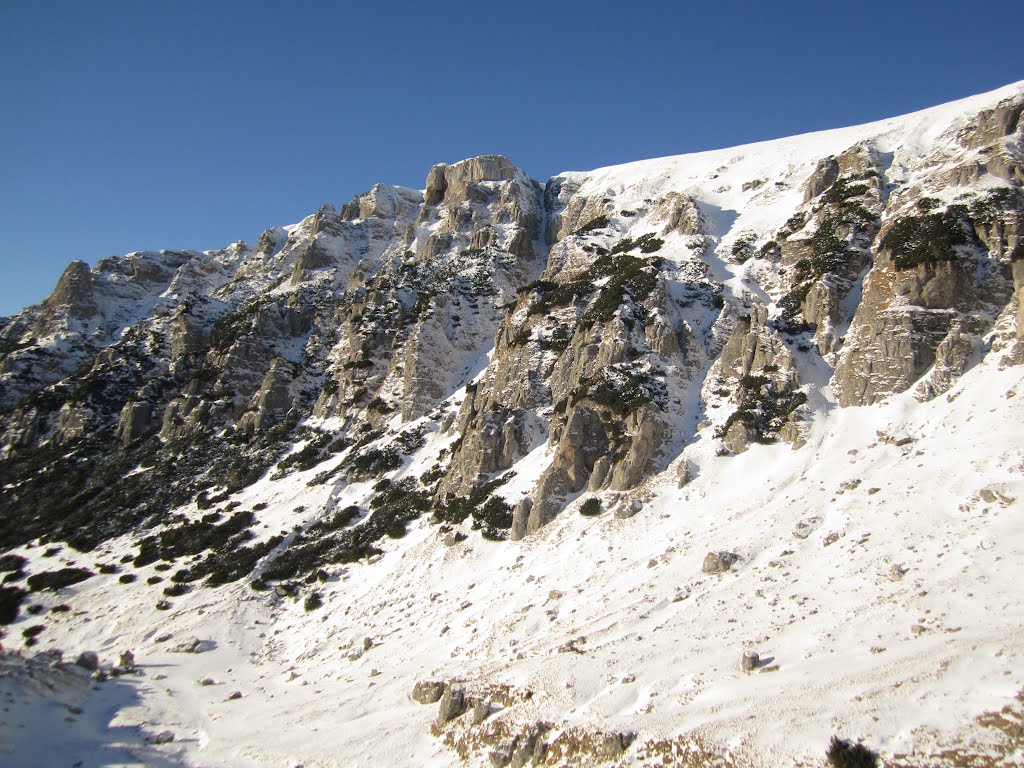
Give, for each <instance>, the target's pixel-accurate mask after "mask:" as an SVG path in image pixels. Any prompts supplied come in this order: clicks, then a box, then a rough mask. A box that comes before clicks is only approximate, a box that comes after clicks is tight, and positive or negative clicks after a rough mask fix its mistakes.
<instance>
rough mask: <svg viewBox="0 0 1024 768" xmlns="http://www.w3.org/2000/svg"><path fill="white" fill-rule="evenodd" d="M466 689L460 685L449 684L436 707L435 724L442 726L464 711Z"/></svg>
mask: <svg viewBox="0 0 1024 768" xmlns="http://www.w3.org/2000/svg"><path fill="white" fill-rule="evenodd" d="M466 706H467V705H466V691H465V689H464V688H462V687H461V686H457V685H450V686H448V687H447V688H446V689H445V692H444V694H443V695H442V696H441V699H440V704H439V705H438V709H437V720H436V722H437V725H438V726H442V725H444V724H445V723H447V722H449V721H450V720H454V719H455V718H457V717H459V716H460V715H462V714H463V713H464V712H465V711H466Z"/></svg>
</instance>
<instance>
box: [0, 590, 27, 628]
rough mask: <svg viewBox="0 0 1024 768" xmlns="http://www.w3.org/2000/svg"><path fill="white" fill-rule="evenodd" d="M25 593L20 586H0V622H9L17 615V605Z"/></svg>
mask: <svg viewBox="0 0 1024 768" xmlns="http://www.w3.org/2000/svg"><path fill="white" fill-rule="evenodd" d="M27 594H28V592H26V591H25V590H24V589H22V588H21V587H0V624H10V623H11V622H12V621H14V620H15V619H16V618H17V617H18V606H20V605H21V602H22V600H24V599H25V595H27Z"/></svg>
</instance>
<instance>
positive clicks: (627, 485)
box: [0, 94, 1024, 583]
mask: <svg viewBox="0 0 1024 768" xmlns="http://www.w3.org/2000/svg"><path fill="white" fill-rule="evenodd" d="M1022 108H1024V95H1022V94H1017V95H1016V96H1015V97H1013V98H1010V99H1008V100H1005V101H1003V102H1000V103H999V104H996V105H994V106H993V107H992V108H991V109H987V110H984V111H981V112H980V113H978V114H974V115H967V116H966V117H963V116H961V118H958V119H955V120H952V121H951V122H949V123H948V125H938V126H936V128H937V129H938V130H937V133H936V136H937V138H935V139H934V140H933V141H932V142H931V143H930V144H928V145H927V146H925V147H924V148H923V149H922V148H921V147H918V146H916V145H915V146H908V147H907V148H906V149H904V148H902V147H901V146H897V148H896V149H895V151H891V147H890V148H888V149H885V150H884V151H883V147H882V144H883V142H882V141H881V139H874V138H871V137H870V136H868V137H867V138H864V139H862V140H858V141H854V142H852V143H851V145H850V146H849V147H847V148H846V149H845V150H844V151H842V152H839V153H838V154H835V155H830V156H827V157H820V156H817V155H815V154H814V153H813V151H812V150H807V151H806V152H805V153H804V155H805V157H803V160H802V162H804V163H805V166H806V167H805V170H804V171H803V172H802V173H801V174H799V175H798V177H799V179H800V183H802V185H803V186H802V188H801V189H800V194H799V195H798V196H795V197H794V198H793V199H794V200H797V199H799V201H800V202H799V203H798V204H796V206H795V208H794V209H793V210H792V211H790V212H788V214H789V218H788V220H785V223H784V224H783V225H782V226H781V227H772V228H769V229H766V230H763V231H762V230H749V231H733V229H730V228H728V227H725V228H723V226H722V224H721V217H720V216H717V215H715V214H714V211H713V210H712V209H713V206H710V205H709V204H708V203H706V201H704V200H703V199H702V194H703V193H702V192H701V191H700V190H701V188H700V185H697V186H694V185H688V186H687V188H686V189H675V188H672V186H671V184H670V183H669V182H665V181H658V180H657V179H653V178H652V179H645V180H643V181H642V182H626V183H622V184H619V185H618V186H617V187H616V185H615V184H612V185H611V186H609V187H608V188H607V189H605V188H602V187H600V185H598V184H597V182H594V181H592V177H591V176H588V175H587V174H567V175H565V176H559V177H556V178H553V179H551V180H550V181H549V182H548V183H547V184H546V185H544V186H542V185H540V184H539V183H537V182H535V181H533V180H531V179H530V178H529V177H528V176H527V175H526V174H525V173H523V172H522V171H521V170H520V169H518V168H516V167H515V166H514V165H513V164H512V163H510V162H509V161H508V160H506V159H505V158H502V157H498V156H484V157H478V158H474V159H470V160H465V161H462V162H460V163H456V164H454V165H438V166H435V167H433V168H432V169H430V172H429V174H428V176H427V180H426V184H425V189H424V190H423V191H417V190H410V189H404V188H397V187H389V186H384V185H378V186H376V187H374V188H373V189H371V190H370V191H369V192H367V193H365V194H363V195H359V196H357V197H356V198H354V199H353V200H352V201H351V202H349V203H347V204H345V205H343V206H342V207H341V209H340V210H335V208H333V207H332V206H330V205H326V206H324V207H322V208H321V209H320V210H319V211H317V212H316V213H315V214H313V215H311V216H309V217H308V218H306V219H304V220H303V221H302V222H300V223H299V224H297V225H295V226H292V227H277V228H272V229H269V230H267V231H266V232H264V233H263V234H262V235H261V236H260V238H259V241H258V242H257V243H256V244H255V245H248V244H245V243H236V244H234V245H232V246H230V247H228V248H226V249H224V250H221V251H208V252H177V251H161V252H156V253H154V252H147V253H134V254H129V255H127V256H123V257H118V258H112V259H105V260H103V261H101V262H100V263H98V264H97V265H96V267H95V268H92V269H90V268H89V267H87V266H86V265H85V264H83V263H82V262H73V263H72V264H71V265H70V266H69V267H68V269H67V271H66V272H65V274H64V275H63V276H62V277H61V279H60V280H59V282H58V284H57V287H56V288H55V290H54V292H53V293H52V294H51V295H50V296H49V297H47V299H46V300H45V301H44V302H43V303H42V304H40V305H37V306H33V307H29V308H27V309H25V310H24V311H22V312H21V313H19V314H18V315H16V316H15V317H13V318H9V319H5V320H4V321H3V325H2V327H0V408H2V421H0V440H2V446H3V462H2V464H0V481H2V482H3V484H4V485H5V487H8V488H16V489H17V490H16V491H15V492H10V493H5V494H4V495H3V499H2V501H0V521H2V522H0V550H6V549H9V548H11V547H14V546H17V545H20V544H23V543H25V542H26V541H28V540H31V539H33V538H36V537H43V538H44V539H47V540H60V539H65V540H67V541H68V542H70V543H71V544H72V545H73V546H75V547H77V548H79V549H85V550H87V549H90V548H92V547H94V546H95V545H96V544H97V543H98V542H100V541H103V540H105V539H107V538H110V537H112V536H115V535H119V534H123V533H127V532H131V531H135V530H136V529H137V528H138V526H140V525H142V524H145V523H147V522H149V523H152V524H155V523H156V522H158V521H165V518H164V517H162V516H164V515H166V513H167V512H168V511H170V510H171V509H174V508H176V507H177V508H180V507H182V506H183V505H187V504H192V503H195V504H196V505H197V508H198V509H199V510H205V509H209V508H211V507H215V506H216V505H219V504H224V503H225V502H227V506H223V507H220V508H218V509H215V511H214V512H210V513H208V515H207V517H205V518H203V519H202V520H199V521H196V520H191V521H190V520H186V519H184V518H182V519H179V520H176V521H175V520H172V521H171V522H170V523H169V526H168V527H165V529H163V532H162V533H159V534H153V535H149V536H148V537H147V538H146V540H145V541H144V542H143V547H142V550H141V551H140V555H139V558H141V560H142V561H143V562H152V561H153V559H155V558H156V557H160V556H163V557H165V558H166V557H171V558H173V557H175V556H178V555H180V554H182V553H185V554H188V555H195V554H198V553H199V552H202V551H205V549H203V548H199V549H198V551H193V550H196V547H195V546H192V545H189V547H191V548H189V547H184V545H182V544H181V543H180V542H181V541H183V540H185V538H188V537H185V536H184V533H182V532H184V531H188V532H189V536H190V537H191V538H192V539H193V540H199V541H208V542H209V546H211V547H214V546H215V545H216V546H222V545H224V544H225V543H229V544H230V545H231V547H232V548H234V550H237V551H238V552H239V553H240V554H238V555H237V557H236V558H235V559H234V560H233V561H232V562H230V563H225V562H216V563H213V562H211V563H209V564H208V566H204V567H203V568H197V569H193V570H192V571H190V572H189V574H186V575H185V576H182V577H181V578H180V579H179V581H181V582H187V581H189V580H190V579H198V578H201V577H203V578H207V577H208V578H212V579H214V581H215V582H216V583H223V582H224V581H231V580H235V579H238V578H242V577H244V576H246V575H248V574H249V573H250V572H251V571H252V569H253V568H255V567H256V566H257V565H258V564H259V565H260V567H261V568H262V569H263V571H262V572H266V573H269V574H270V575H268V576H267V578H289V577H292V576H296V575H301V574H310V575H315V573H316V570H317V568H318V567H319V566H320V565H322V564H324V563H327V562H345V561H346V560H351V559H355V558H359V557H365V556H367V555H371V556H372V555H373V554H374V553H376V552H379V550H378V549H377V548H375V547H374V542H375V541H377V540H379V538H380V537H382V536H385V535H388V536H397V535H402V534H403V533H404V532H405V526H406V524H407V523H408V522H410V521H411V520H412V519H414V518H415V517H417V516H419V515H420V514H425V513H430V514H432V516H433V518H434V520H435V521H437V522H439V523H442V524H444V525H445V526H456V525H460V524H462V523H464V522H467V521H470V520H471V521H472V525H473V527H476V528H479V529H481V530H482V531H483V533H484V535H485V536H487V537H488V538H492V539H501V538H512V539H518V538H522V537H524V536H527V535H529V534H531V533H534V532H536V531H538V530H539V529H541V528H542V527H543V526H544V525H545V524H547V523H548V522H550V521H551V520H552V519H553V518H554V517H555V516H556V515H558V514H559V513H560V512H562V510H563V509H564V508H565V507H566V505H567V504H569V503H571V502H572V501H573V500H574V499H575V498H576V497H577V496H578V495H579V494H581V493H585V494H588V495H589V497H598V498H601V497H604V498H605V501H606V502H607V501H610V500H612V499H613V497H614V496H615V494H621V493H622V492H628V491H630V490H631V489H635V488H636V487H637V486H639V485H640V484H641V483H642V482H643V481H644V480H645V479H647V478H649V477H651V476H652V475H654V474H656V473H658V472H660V471H663V470H665V469H666V468H667V467H668V466H669V465H670V464H671V463H672V462H673V461H674V460H675V459H676V458H677V457H678V456H679V453H680V451H681V450H682V448H683V446H684V445H685V444H687V443H688V442H692V441H693V439H694V437H695V434H696V432H697V430H703V429H708V430H712V435H713V436H714V439H717V440H718V441H720V451H721V452H722V453H730V452H733V453H735V452H741V451H744V450H746V448H747V447H748V446H749V445H750V444H751V443H753V442H774V441H780V440H781V441H785V442H787V443H790V444H793V445H795V446H797V445H799V444H800V443H801V441H802V439H803V427H802V426H801V425H802V423H803V421H804V420H805V418H806V417H807V416H808V415H809V413H810V412H811V409H812V407H815V403H820V402H822V397H821V395H822V392H821V386H822V381H821V377H820V376H817V374H816V376H817V378H814V380H807V379H806V378H804V377H805V376H806V375H807V373H806V372H807V371H809V370H814V371H818V372H821V371H825V372H827V376H830V377H831V381H830V382H829V384H830V388H831V392H832V393H833V394H834V397H835V398H836V399H837V400H838V402H839V404H840V405H843V406H847V405H866V404H871V403H874V402H876V401H878V400H879V399H881V398H884V397H885V396H887V395H890V394H892V393H896V392H902V391H905V390H908V389H911V388H913V389H914V392H915V394H917V395H918V396H919V397H921V398H930V397H934V396H936V395H938V394H940V393H942V392H944V391H946V390H948V389H949V388H950V386H952V384H953V383H954V382H955V381H956V380H957V378H958V377H959V376H960V375H961V374H962V373H963V372H964V371H965V370H967V369H968V368H969V367H970V366H971V365H973V364H974V363H975V362H977V361H978V360H979V359H981V358H982V357H983V356H986V355H995V356H998V357H999V359H1000V360H1002V361H1003V362H1004V363H1006V364H1019V363H1021V362H1022V361H1024V317H1022V313H1024V288H1022V284H1024V243H1022V239H1021V238H1022V231H1024V230H1022V227H1024V192H1022V191H1021V185H1022V183H1024V146H1022V144H1024V124H1022V119H1021V113H1022ZM944 119H946V120H947V121H948V120H949V118H944ZM887 141H890V142H891V136H890V138H889V139H887ZM897 143H898V142H897ZM808 146H812V145H808ZM781 172H782V171H781V169H780V173H781ZM787 173H788V172H787ZM666 178H670V177H666ZM789 178H791V176H784V177H783V178H780V179H779V180H778V181H774V185H773V184H770V183H769V182H772V181H773V180H771V179H754V180H751V181H749V182H748V183H744V184H743V191H744V193H745V194H748V193H749V194H748V198H747V199H748V201H749V203H750V205H755V204H756V201H757V200H758V199H759V198H758V195H760V194H761V191H760V190H761V188H762V187H764V186H765V185H766V184H767V185H768V186H767V187H765V188H769V189H770V188H777V189H782V190H785V188H786V187H787V184H788V183H790V182H788V181H786V180H785V179H789ZM630 184H634V187H635V188H634V187H631V186H630ZM708 184H709V185H713V182H711V181H710V179H708ZM613 187H615V188H614V189H613ZM619 201H623V202H619ZM723 272H728V273H729V275H730V276H731V277H736V278H737V279H729V280H728V284H727V283H726V279H725V278H724V277H723ZM426 431H433V432H441V433H443V434H445V435H447V436H454V437H455V439H454V442H452V443H451V444H450V447H448V448H446V449H445V450H443V451H441V452H440V453H439V454H438V455H436V456H435V457H431V458H432V460H433V461H434V463H433V465H432V468H431V469H430V471H429V472H427V473H426V474H424V475H423V476H422V477H420V478H405V479H403V480H402V481H401V482H395V481H394V472H395V471H396V470H398V469H399V468H400V467H402V466H403V465H404V463H405V462H406V461H407V459H408V457H410V456H415V455H418V454H417V451H420V450H422V446H423V445H424V439H425V438H424V435H425V433H426ZM297 444H300V445H301V450H298V451H293V452H291V453H288V451H289V450H290V449H292V447H293V446H295V445H297ZM543 445H547V446H548V447H549V448H550V449H551V451H550V461H549V463H548V464H547V465H546V467H545V468H544V469H543V471H542V472H541V474H540V475H539V478H538V479H537V481H536V483H535V484H534V485H533V488H532V492H529V493H527V494H526V495H525V496H524V497H523V498H517V499H515V500H514V503H510V502H507V501H506V500H504V499H502V498H501V496H500V492H498V491H499V489H500V486H501V484H502V483H503V482H506V481H507V480H509V479H510V478H511V477H512V473H514V472H515V471H516V468H517V465H518V463H519V462H520V460H521V459H523V458H524V457H525V456H526V455H527V454H529V453H530V452H531V451H533V450H535V449H536V448H538V447H539V446H543ZM286 454H287V455H286ZM328 460H331V461H332V464H330V465H329V467H328V468H326V469H324V470H323V471H321V472H319V473H318V474H317V476H316V477H315V478H313V480H311V481H310V482H314V483H344V482H349V481H354V480H361V479H373V480H376V481H378V483H377V486H376V487H375V493H376V495H375V496H374V498H373V499H372V500H371V501H370V502H369V504H368V508H366V509H361V508H353V509H346V510H327V513H328V514H326V516H325V517H324V519H323V520H321V521H320V522H319V523H317V524H316V526H314V527H313V528H312V529H311V530H307V531H305V532H304V533H303V534H300V535H298V536H295V537H292V538H290V539H288V541H287V542H285V541H284V540H283V539H275V540H271V541H270V542H262V543H261V544H259V545H255V544H254V545H252V546H251V547H248V548H246V547H245V546H243V544H244V543H245V542H246V541H248V540H249V539H250V538H252V534H251V533H250V532H249V530H248V529H249V528H250V527H252V526H253V525H254V524H255V522H256V520H257V518H256V517H255V516H253V515H252V513H246V515H248V516H245V515H242V512H239V511H235V510H234V507H232V506H231V505H232V503H233V502H230V498H231V495H232V494H233V493H235V492H237V491H239V490H241V489H242V488H245V487H247V486H248V485H250V484H251V483H253V482H255V481H256V480H257V479H259V478H260V477H262V476H263V475H265V474H266V473H267V472H268V471H270V470H272V469H273V468H274V467H275V465H276V466H277V469H276V473H277V475H276V476H278V477H280V476H283V475H286V474H288V473H291V472H295V471H304V470H309V469H312V468H314V467H318V466H319V465H320V464H321V463H324V462H327V461H328ZM691 470H692V467H690V465H689V464H688V463H685V462H684V463H682V464H681V465H680V472H681V475H680V479H681V480H682V481H685V480H686V478H687V477H688V476H689V473H690V472H691ZM627 506H628V504H627ZM601 508H602V507H601V504H600V502H598V503H597V512H598V513H599V512H600V509H601ZM228 514H230V515H231V517H230V518H228V519H225V515H228ZM239 515H242V516H241V517H239ZM229 523H230V525H229ZM174 526H177V528H175V527H174ZM189 526H191V527H189ZM196 526H198V528H197V527H196ZM175 531H177V533H175ZM459 535H461V534H459ZM197 537H198V538H197ZM147 542H148V543H147ZM186 549H187V550H188V551H187V553H186V552H185V550H186ZM282 552H284V553H285V554H282ZM289 553H290V554H289ZM151 558H152V559H151ZM137 559H138V558H137ZM271 560H274V561H275V562H276V563H277V565H276V566H275V565H274V563H271V562H270V561H271ZM277 561H280V562H277Z"/></svg>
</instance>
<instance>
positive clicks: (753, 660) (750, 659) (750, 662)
mask: <svg viewBox="0 0 1024 768" xmlns="http://www.w3.org/2000/svg"><path fill="white" fill-rule="evenodd" d="M760 663H761V657H760V656H758V655H757V653H756V652H755V651H744V652H743V657H742V658H741V659H740V669H742V670H743V671H744V672H751V671H753V670H755V669H757V667H758V665H759V664H760Z"/></svg>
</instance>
